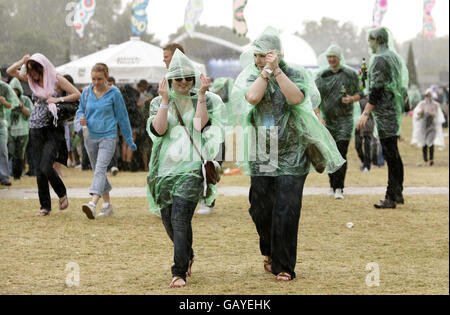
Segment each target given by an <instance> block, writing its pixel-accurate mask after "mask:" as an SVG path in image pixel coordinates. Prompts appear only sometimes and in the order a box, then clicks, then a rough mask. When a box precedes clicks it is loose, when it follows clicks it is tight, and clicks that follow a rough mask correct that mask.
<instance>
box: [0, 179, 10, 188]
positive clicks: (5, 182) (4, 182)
mask: <svg viewBox="0 0 450 315" xmlns="http://www.w3.org/2000/svg"><path fill="white" fill-rule="evenodd" d="M0 185H1V186H7V187H9V186H11V182H10V181H9V180H2V181H1V182H0Z"/></svg>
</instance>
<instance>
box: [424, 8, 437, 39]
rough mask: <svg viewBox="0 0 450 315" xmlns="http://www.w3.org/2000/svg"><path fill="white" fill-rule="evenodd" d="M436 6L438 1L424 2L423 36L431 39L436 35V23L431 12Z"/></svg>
mask: <svg viewBox="0 0 450 315" xmlns="http://www.w3.org/2000/svg"><path fill="white" fill-rule="evenodd" d="M435 5H436V0H424V2H423V35H424V36H425V37H428V38H431V37H433V36H434V35H435V34H436V23H435V22H434V19H433V16H432V15H431V11H432V10H433V8H434V6H435Z"/></svg>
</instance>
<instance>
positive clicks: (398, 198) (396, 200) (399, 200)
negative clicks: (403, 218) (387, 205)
mask: <svg viewBox="0 0 450 315" xmlns="http://www.w3.org/2000/svg"><path fill="white" fill-rule="evenodd" d="M395 203H398V204H400V205H404V204H405V199H404V198H403V196H397V197H395Z"/></svg>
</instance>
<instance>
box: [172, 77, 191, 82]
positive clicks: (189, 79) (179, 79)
mask: <svg viewBox="0 0 450 315" xmlns="http://www.w3.org/2000/svg"><path fill="white" fill-rule="evenodd" d="M183 80H186V82H192V81H194V77H187V78H178V79H175V81H177V82H181V81H183Z"/></svg>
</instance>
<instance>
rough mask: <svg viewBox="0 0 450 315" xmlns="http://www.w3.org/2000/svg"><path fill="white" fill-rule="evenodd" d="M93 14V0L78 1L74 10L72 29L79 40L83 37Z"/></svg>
mask: <svg viewBox="0 0 450 315" xmlns="http://www.w3.org/2000/svg"><path fill="white" fill-rule="evenodd" d="M94 14H95V0H80V2H78V4H77V7H76V8H75V16H74V21H73V22H74V25H73V26H74V28H75V32H77V34H78V36H80V38H83V37H84V29H85V28H86V25H87V24H88V23H89V20H90V19H91V17H92V16H94Z"/></svg>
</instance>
